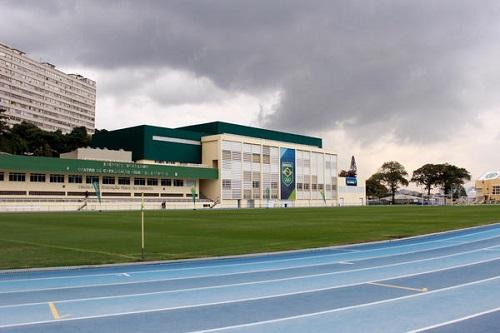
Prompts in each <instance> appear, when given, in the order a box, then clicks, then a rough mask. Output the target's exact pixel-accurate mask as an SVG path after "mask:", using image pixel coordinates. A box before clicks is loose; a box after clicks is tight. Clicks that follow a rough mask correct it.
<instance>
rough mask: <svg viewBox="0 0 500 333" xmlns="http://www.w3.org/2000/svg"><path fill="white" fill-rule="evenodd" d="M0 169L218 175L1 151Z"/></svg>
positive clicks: (208, 171)
mask: <svg viewBox="0 0 500 333" xmlns="http://www.w3.org/2000/svg"><path fill="white" fill-rule="evenodd" d="M0 169H1V170H2V171H4V170H12V171H15V172H46V173H64V174H69V173H74V174H89V175H94V174H96V175H115V176H132V177H168V178H183V179H217V178H218V170H217V169H213V168H202V167H188V166H176V165H154V164H139V163H124V162H110V161H93V160H75V159H65V158H55V157H36V156H19V155H7V154H2V155H0Z"/></svg>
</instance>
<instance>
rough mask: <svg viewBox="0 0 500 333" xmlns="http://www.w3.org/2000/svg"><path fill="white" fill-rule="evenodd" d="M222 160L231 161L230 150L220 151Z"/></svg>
mask: <svg viewBox="0 0 500 333" xmlns="http://www.w3.org/2000/svg"><path fill="white" fill-rule="evenodd" d="M222 159H223V160H226V161H228V160H231V151H230V150H223V151H222Z"/></svg>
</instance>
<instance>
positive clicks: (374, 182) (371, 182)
mask: <svg viewBox="0 0 500 333" xmlns="http://www.w3.org/2000/svg"><path fill="white" fill-rule="evenodd" d="M388 194H389V191H388V190H387V187H385V186H384V185H382V184H381V180H380V179H379V177H378V175H377V174H375V175H372V176H371V177H370V178H368V179H367V180H366V196H367V197H368V198H377V199H380V198H382V197H385V196H387V195H388Z"/></svg>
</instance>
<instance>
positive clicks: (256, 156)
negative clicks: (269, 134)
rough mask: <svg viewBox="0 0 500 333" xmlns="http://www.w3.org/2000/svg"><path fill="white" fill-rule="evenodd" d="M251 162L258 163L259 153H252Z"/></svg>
mask: <svg viewBox="0 0 500 333" xmlns="http://www.w3.org/2000/svg"><path fill="white" fill-rule="evenodd" d="M252 162H253V163H260V154H252Z"/></svg>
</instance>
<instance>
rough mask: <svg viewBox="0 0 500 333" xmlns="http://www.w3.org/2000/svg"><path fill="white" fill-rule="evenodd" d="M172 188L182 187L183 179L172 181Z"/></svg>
mask: <svg viewBox="0 0 500 333" xmlns="http://www.w3.org/2000/svg"><path fill="white" fill-rule="evenodd" d="M174 186H178V187H181V186H184V180H183V179H174Z"/></svg>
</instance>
